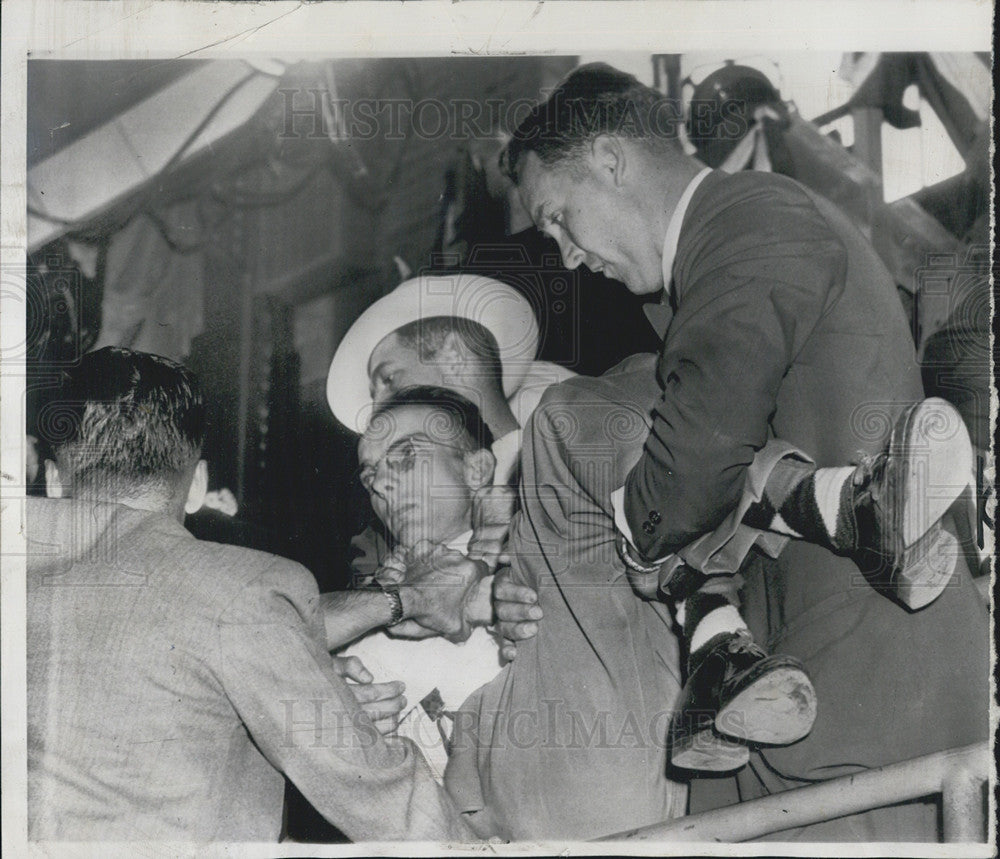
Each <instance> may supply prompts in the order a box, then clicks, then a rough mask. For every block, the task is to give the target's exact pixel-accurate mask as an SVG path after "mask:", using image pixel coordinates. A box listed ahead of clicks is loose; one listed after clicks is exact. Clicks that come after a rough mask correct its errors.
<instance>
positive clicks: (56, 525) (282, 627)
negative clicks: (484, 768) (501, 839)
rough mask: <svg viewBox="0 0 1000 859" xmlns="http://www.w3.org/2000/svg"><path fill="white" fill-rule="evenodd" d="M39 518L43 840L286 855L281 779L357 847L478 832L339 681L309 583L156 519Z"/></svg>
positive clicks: (32, 625)
mask: <svg viewBox="0 0 1000 859" xmlns="http://www.w3.org/2000/svg"><path fill="white" fill-rule="evenodd" d="M27 504H28V508H27V517H26V518H27V531H28V534H27V536H28V550H29V556H28V569H27V574H28V578H27V592H28V620H27V622H28V627H27V631H28V638H27V644H28V647H27V656H28V662H27V666H28V827H29V829H28V832H29V837H30V838H31V839H33V840H91V839H100V840H108V841H114V840H134V839H150V840H185V841H190V840H195V841H267V840H269V841H275V840H277V838H278V835H279V832H280V828H281V812H282V797H283V794H284V779H283V778H282V773H284V774H286V775H287V776H288V777H289V778H290V779H291V780H292V781H293V782H295V784H296V785H297V786H298V787H299V789H300V790H301V791H302V793H303V794H304V795H305V796H306V797H307V798H308V799H309V801H310V802H311V803H312V804H313V805H314V806H315V807H316V808H317V809H318V810H319V811H320V812H322V813H323V814H324V815H325V816H326V817H327V818H328V819H329V820H330V821H331V822H333V823H334V824H335V825H337V826H338V827H339V828H340V829H341V830H343V832H344V833H345V834H347V835H348V836H349V837H351V838H352V839H355V840H359V839H366V838H367V839H372V838H420V839H432V840H437V839H445V838H449V839H450V838H461V837H463V835H465V834H466V833H467V830H466V829H465V827H464V826H462V824H461V823H460V822H459V821H458V820H457V819H456V817H455V815H454V811H453V808H452V806H451V804H450V802H449V801H448V800H447V798H446V797H445V796H444V794H443V792H442V791H441V789H440V788H439V787H438V786H437V784H436V783H435V782H434V780H433V777H432V776H431V773H430V771H429V770H428V769H427V767H426V764H425V763H424V762H423V758H422V757H421V755H420V754H419V753H418V752H417V751H416V750H415V749H414V747H413V746H412V745H410V744H409V743H406V742H399V743H396V742H393V743H392V744H391V745H390V744H388V743H386V742H385V741H383V740H382V739H381V737H380V736H379V735H378V734H377V732H375V730H374V728H373V726H372V724H371V722H370V721H369V719H368V717H367V716H366V715H365V714H364V713H362V712H361V711H360V709H359V707H358V704H357V702H356V700H355V699H354V696H353V694H352V693H351V691H350V690H349V689H348V687H347V686H346V685H345V684H344V682H343V681H342V680H341V679H340V677H339V676H338V675H337V673H336V672H335V670H334V667H333V663H332V660H331V659H330V656H329V654H328V653H327V652H326V651H325V646H324V638H325V636H324V633H323V620H322V616H321V615H320V614H319V613H318V612H317V611H316V607H317V597H318V592H317V588H316V583H315V581H314V580H313V578H312V576H311V575H310V574H309V572H308V571H307V570H306V569H305V568H303V567H300V566H299V565H298V564H294V563H292V562H290V561H286V560H284V559H281V558H278V557H275V556H274V555H268V554H265V553H263V552H255V551H251V550H248V549H240V548H236V547H233V546H222V545H219V544H216V543H208V542H203V541H199V540H196V539H195V538H194V537H192V536H191V534H189V533H188V532H187V531H186V530H185V529H184V528H183V527H182V526H181V524H180V523H179V522H177V521H175V520H173V519H171V518H168V517H166V516H163V515H160V514H156V513H148V512H144V511H140V510H134V509H131V508H128V507H123V506H119V505H113V504H97V505H95V504H88V503H86V502H75V501H73V500H72V499H69V500H52V499H47V498H31V499H28V502H27Z"/></svg>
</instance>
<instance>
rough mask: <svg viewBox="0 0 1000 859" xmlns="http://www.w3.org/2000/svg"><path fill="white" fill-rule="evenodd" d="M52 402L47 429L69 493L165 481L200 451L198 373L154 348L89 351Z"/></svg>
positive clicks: (122, 490) (129, 489)
mask: <svg viewBox="0 0 1000 859" xmlns="http://www.w3.org/2000/svg"><path fill="white" fill-rule="evenodd" d="M50 409H51V410H52V411H51V413H50V414H49V419H48V420H47V421H46V422H45V423H47V424H48V425H49V432H48V433H47V435H48V436H49V438H50V441H51V443H52V448H53V450H54V453H55V455H56V459H57V461H58V463H59V466H60V469H64V468H68V470H69V474H67V475H65V476H66V477H67V478H68V479H69V480H70V481H71V483H72V486H73V490H74V493H76V492H77V491H79V490H83V489H86V490H88V491H91V492H94V493H96V494H98V495H100V494H109V495H116V494H123V495H128V494H130V493H133V492H136V491H141V490H143V489H146V488H149V487H152V486H156V487H161V488H168V487H171V486H172V485H173V484H174V483H175V482H176V480H177V479H178V477H180V475H181V474H183V473H184V472H185V470H186V469H188V468H189V467H190V466H191V465H193V464H194V463H195V462H196V461H197V460H198V456H199V455H200V452H201V444H202V441H203V439H204V434H205V408H204V404H203V402H202V397H201V392H200V390H199V388H198V382H197V379H196V378H195V376H194V374H193V373H192V372H191V371H190V370H187V369H185V368H184V367H182V366H181V365H180V364H176V363H174V362H173V361H170V360H168V359H166V358H162V357H160V356H159V355H150V354H148V353H145V352H134V351H132V350H131V349H121V348H117V347H114V346H107V347H105V348H103V349H99V350H97V351H96V352H90V353H88V354H86V355H84V356H83V358H82V359H81V360H80V363H79V365H78V366H76V367H75V368H73V370H71V371H70V372H69V373H68V374H67V377H66V379H65V382H64V384H63V386H62V388H61V390H60V392H59V395H58V396H57V398H56V399H55V400H54V401H53V402H52V403H50V404H49V406H48V407H47V408H46V410H45V411H49V410H50ZM43 416H44V415H43Z"/></svg>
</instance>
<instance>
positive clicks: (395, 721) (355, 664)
mask: <svg viewBox="0 0 1000 859" xmlns="http://www.w3.org/2000/svg"><path fill="white" fill-rule="evenodd" d="M332 658H333V667H334V670H335V671H336V672H337V674H338V675H339V676H340V677H341V678H343V679H344V680H345V681H353V682H348V683H347V688H348V689H350V690H351V692H352V694H353V695H354V697H355V698H356V699H357V701H358V704H360V705H361V709H362V710H364V711H365V712H366V713H367V714H368V716H369V718H370V719H371V720H372V723H373V724H374V725H375V728H376V729H377V730H378V732H379V733H380V734H391V733H392V732H393V731H395V730H396V728H397V727H399V714H400V713H401V712H402V711H403V708H404V707H405V706H406V697H405V696H404V695H403V690H404V689H405V688H406V686H405V684H404V683H403V682H402V681H400V680H393V681H390V682H389V683H373V682H372V680H374V679H375V678H374V677H372V673H371V672H370V671H369V670H368V669H367V668H365V666H364V663H363V662H362V661H361V660H360V659H358V657H357V656H334V657H332Z"/></svg>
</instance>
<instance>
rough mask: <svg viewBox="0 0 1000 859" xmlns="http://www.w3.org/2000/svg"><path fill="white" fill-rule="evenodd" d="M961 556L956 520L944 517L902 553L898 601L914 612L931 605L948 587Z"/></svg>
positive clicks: (898, 575)
mask: <svg viewBox="0 0 1000 859" xmlns="http://www.w3.org/2000/svg"><path fill="white" fill-rule="evenodd" d="M962 554H963V552H962V544H961V539H960V537H959V535H958V530H957V527H956V525H955V521H954V518H953V516H952V515H951V514H950V513H945V515H944V516H943V517H942V518H941V519H939V520H938V521H937V522H935V523H934V525H932V526H931V528H930V530H928V532H927V533H926V534H925V535H924V536H923V537H921V538H920V539H919V540H917V542H916V543H914V544H913V545H912V546H909V547H908V548H906V549H904V550H903V565H902V569H901V570H900V571H899V572H898V573H897V574H896V578H895V584H894V591H895V594H896V597H897V598H898V599H899V601H900V602H901V603H903V605H905V606H906V607H907V608H909V609H911V610H912V611H918V610H920V609H922V608H924V607H925V606H928V605H930V604H931V603H932V602H934V600H936V599H937V598H938V597H939V596H941V594H942V593H943V592H944V589H945V588H946V587H948V583H949V582H950V581H951V577H952V575H953V574H954V572H955V569H956V567H957V566H958V559H959V557H961V556H962Z"/></svg>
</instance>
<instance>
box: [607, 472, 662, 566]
mask: <svg viewBox="0 0 1000 859" xmlns="http://www.w3.org/2000/svg"><path fill="white" fill-rule="evenodd" d="M611 509H612V510H614V511H615V528H616V529H617V531H618V533H620V534H621V535H622V536H623V537H624V538H625V540H626V542H627V543H628V544H629V547H630V548H631V549H632V550H633V551H634V552H635V553H636V555H638V556H639V557H640V558H641V557H642V552H640V551H639V549H638V548H637V547H636V545H635V540H633V539H632V529H631V528H629V526H628V519H627V518H626V517H625V487H624V486H620V487H619V488H618V489H616V490H615V491H614V492H612V493H611ZM671 557H673V552H671V553H670V554H668V555H664V556H663V557H662V558H660V559H659V560H656V561H651V562H650V565H651V566H652V565H654V564H663V563H665V562H666V561H668V560H670V558H671Z"/></svg>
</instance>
